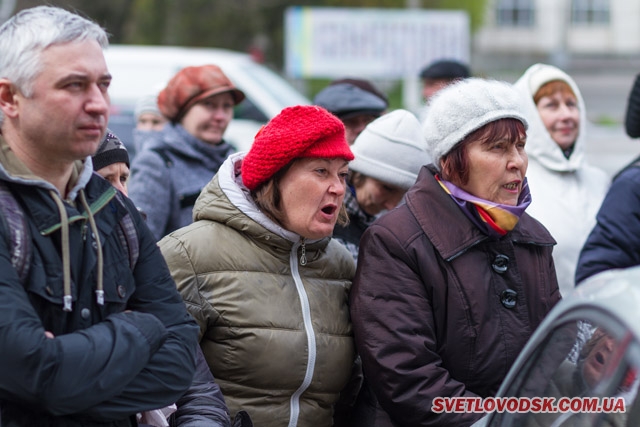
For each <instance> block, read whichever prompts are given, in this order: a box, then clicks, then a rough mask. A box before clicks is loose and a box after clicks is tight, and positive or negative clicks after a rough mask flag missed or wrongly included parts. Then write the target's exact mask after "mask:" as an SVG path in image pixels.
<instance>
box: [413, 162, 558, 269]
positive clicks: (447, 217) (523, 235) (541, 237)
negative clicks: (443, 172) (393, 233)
mask: <svg viewBox="0 0 640 427" xmlns="http://www.w3.org/2000/svg"><path fill="white" fill-rule="evenodd" d="M436 172H437V171H436V169H435V167H434V166H433V165H428V166H423V167H422V169H421V170H420V174H419V175H418V180H417V181H416V185H414V186H413V187H412V188H411V189H410V190H409V191H408V192H407V195H406V200H407V207H408V209H409V211H411V213H412V214H413V216H414V217H415V218H416V220H417V221H418V223H419V224H420V227H421V228H422V230H423V231H424V233H425V234H426V235H427V237H428V238H429V240H430V241H431V243H432V244H433V246H434V248H435V249H436V250H437V251H438V252H439V253H440V255H441V256H442V258H443V259H446V260H447V261H451V260H452V259H454V258H456V257H457V256H459V255H461V254H463V253H464V252H465V251H466V250H468V249H469V248H471V247H473V246H475V245H477V244H478V243H480V242H483V241H484V240H487V239H489V238H490V237H489V236H487V235H486V234H484V233H483V232H482V231H480V229H479V228H478V227H476V226H475V225H474V224H473V223H472V222H471V221H470V220H469V219H468V218H467V217H466V215H465V214H464V213H463V212H462V210H461V209H460V208H459V207H458V206H457V205H456V203H455V202H454V201H453V200H452V199H451V197H450V196H449V195H448V194H447V193H445V191H444V190H443V189H442V188H441V187H440V185H439V184H438V182H437V181H436V179H435V177H434V175H435V173H436ZM443 222H444V224H443ZM500 240H511V241H513V242H514V243H519V244H530V245H538V246H552V245H555V244H556V241H555V240H554V239H553V237H551V234H549V232H548V231H547V229H546V228H544V226H542V224H540V223H539V222H538V221H537V220H535V219H534V218H532V217H531V216H529V215H528V214H527V213H526V212H525V213H524V214H523V215H522V217H520V221H518V224H516V226H515V228H514V229H513V230H511V231H510V232H509V233H507V234H506V235H505V236H503V237H501V238H500Z"/></svg>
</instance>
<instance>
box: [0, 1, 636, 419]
mask: <svg viewBox="0 0 640 427" xmlns="http://www.w3.org/2000/svg"><path fill="white" fill-rule="evenodd" d="M107 45H108V40H107V34H106V32H105V30H104V29H103V28H101V27H100V26H99V25H97V24H96V23H94V22H92V21H90V20H88V19H86V18H83V17H81V16H79V15H77V14H74V13H71V12H68V11H65V10H63V9H60V8H56V7H50V6H39V7H35V8H31V9H26V10H23V11H21V12H19V13H18V14H17V15H15V16H13V17H12V18H10V19H9V20H8V21H7V22H6V23H5V24H3V25H2V26H1V27H0V111H1V115H0V147H1V150H0V202H2V209H0V234H1V235H2V238H0V313H2V314H0V345H1V347H2V348H3V350H2V351H1V352H0V425H1V426H35V425H48V426H78V427H79V426H105V427H106V426H135V425H154V426H169V425H171V426H184V427H189V426H212V427H231V426H234V427H240V426H244V427H247V426H252V425H256V426H260V427H279V426H300V427H305V426H320V427H323V426H327V427H328V426H332V425H334V426H362V427H365V426H373V427H381V426H384V427H387V426H388V427H392V426H436V425H456V426H468V425H471V424H473V423H474V422H476V421H477V420H478V419H479V418H481V417H482V414H474V413H435V412H433V411H431V405H430V402H432V401H433V399H434V398H436V397H439V396H446V397H490V396H494V395H495V394H496V392H497V390H498V388H499V386H500V384H501V383H502V380H503V379H504V378H505V375H506V373H507V372H508V371H509V368H510V367H511V365H512V364H513V363H514V361H515V359H516V357H517V356H518V354H519V352H520V351H521V350H522V348H523V347H524V345H525V343H526V342H527V340H528V339H529V337H530V336H531V335H532V334H533V332H534V331H535V329H536V328H537V326H538V325H540V323H541V322H542V321H543V319H544V318H545V316H546V315H547V314H548V313H549V311H550V310H551V309H552V308H553V307H554V306H555V304H556V303H558V301H559V300H560V299H561V298H562V297H566V296H567V295H569V294H570V293H571V292H572V290H573V288H574V287H575V284H576V283H579V282H581V281H582V280H584V279H585V278H587V277H589V276H591V275H594V274H596V273H599V272H601V271H604V270H607V269H612V268H624V267H630V266H634V265H638V264H640V255H639V254H640V250H639V248H638V246H639V244H638V243H636V242H635V240H634V239H632V238H629V230H630V227H631V229H634V230H635V229H640V222H639V221H637V218H638V217H639V216H638V214H637V207H638V206H639V205H640V191H638V188H640V187H639V186H638V185H637V182H638V180H639V179H640V175H639V174H640V167H639V166H640V161H639V160H634V161H633V162H631V163H630V165H629V167H627V168H625V170H623V171H622V172H621V173H620V174H619V175H618V176H617V177H616V178H615V179H614V180H613V183H611V182H610V179H609V178H608V176H607V175H606V174H605V173H604V172H603V171H601V170H600V169H598V168H596V167H594V166H592V165H589V164H588V163H587V161H586V159H585V140H586V109H585V104H584V100H583V98H582V95H581V92H580V89H579V88H578V86H577V85H576V82H575V81H574V80H573V78H572V77H571V76H569V75H568V74H567V73H566V72H565V71H563V70H561V69H559V68H557V67H554V66H551V65H547V64H535V65H533V66H531V67H530V68H528V69H527V70H526V71H525V72H524V73H523V75H522V76H521V77H520V78H519V79H518V80H517V81H516V82H515V83H514V84H510V83H507V82H502V81H498V80H494V79H487V78H478V77H473V76H472V73H471V70H470V69H469V66H468V65H467V64H463V63H461V62H459V61H454V60H449V59H445V60H439V61H436V62H434V63H432V64H428V66H427V67H425V68H424V69H423V70H422V71H421V72H420V77H421V79H422V80H423V84H424V87H423V96H424V99H425V107H424V108H423V109H421V110H420V111H418V112H410V111H407V110H403V109H395V110H392V111H389V101H388V99H387V97H386V96H385V94H384V93H382V92H381V91H380V90H379V89H378V88H376V87H375V86H374V85H373V84H372V83H371V82H369V81H366V80H362V79H357V78H344V79H339V80H335V81H332V82H331V83H330V84H329V85H328V86H327V87H325V88H324V89H322V90H321V91H320V92H319V93H318V94H317V95H316V96H315V97H314V99H313V102H312V104H311V105H296V106H291V107H287V108H285V109H283V110H282V111H281V112H280V113H279V114H278V115H276V116H275V117H273V118H272V119H271V120H269V121H268V123H266V124H265V125H264V126H263V127H262V128H261V129H260V131H259V132H258V133H257V134H256V135H255V138H254V140H253V143H252V145H251V148H250V149H249V150H248V151H246V152H235V149H234V147H233V146H232V145H230V144H228V143H226V142H225V139H224V134H225V130H226V129H227V126H228V125H229V123H230V122H231V120H232V119H233V110H234V107H235V106H236V105H238V104H239V103H241V102H242V101H243V99H244V98H245V95H244V93H243V92H242V91H241V90H240V89H238V88H237V87H235V85H234V84H233V82H232V79H231V78H230V76H227V75H225V73H224V72H223V71H222V69H220V68H219V67H218V66H217V65H215V64H209V65H201V66H191V67H186V68H184V69H182V70H179V71H177V73H176V74H175V76H173V78H172V79H171V80H170V81H169V82H168V83H167V84H166V86H165V87H164V88H161V89H160V90H159V92H158V93H157V94H151V95H149V96H148V97H145V98H143V99H140V101H139V102H138V104H137V105H136V109H135V116H136V120H137V128H136V131H135V133H134V141H131V143H132V144H130V145H129V146H130V147H133V148H134V150H135V153H129V152H128V151H127V149H126V148H125V144H123V143H122V141H121V140H120V139H119V138H118V136H117V135H114V134H113V133H112V132H110V131H109V129H107V124H108V120H109V97H108V88H109V84H110V80H111V76H110V74H109V70H108V68H107V64H106V63H105V60H104V56H103V49H105V48H106V47H107ZM231 77H232V76H231ZM628 104H629V106H628V112H627V119H626V126H627V131H628V133H629V135H630V136H633V137H635V136H638V135H640V132H639V131H638V129H639V127H640V120H638V119H637V118H636V117H635V116H636V115H638V112H639V111H640V79H639V82H638V83H637V87H634V88H633V90H632V92H631V94H630V98H629V103H628ZM130 154H135V156H133V155H130ZM623 199H624V200H625V202H621V200H623ZM587 338H589V337H586V338H585V342H586V341H587ZM592 341H593V340H591V341H590V342H592ZM585 351H586V350H585ZM563 366H564V365H563Z"/></svg>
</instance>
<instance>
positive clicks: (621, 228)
mask: <svg viewBox="0 0 640 427" xmlns="http://www.w3.org/2000/svg"><path fill="white" fill-rule="evenodd" d="M638 235H640V167H639V166H638V165H635V166H630V167H628V168H626V169H625V170H624V171H623V172H621V173H620V174H619V175H618V177H617V178H616V179H615V180H614V181H613V183H612V184H611V187H610V188H609V191H608V192H607V195H606V196H605V198H604V201H603V202H602V206H601V207H600V211H598V215H597V216H596V225H595V227H593V230H591V234H589V237H588V238H587V241H586V242H585V244H584V246H583V247H582V251H581V252H580V257H579V258H578V267H577V268H576V284H578V283H579V282H581V281H583V280H585V279H586V278H588V277H591V276H593V275H594V274H597V273H600V272H602V271H605V270H610V269H614V268H627V267H633V266H636V265H640V240H639V239H638V237H637V236H638Z"/></svg>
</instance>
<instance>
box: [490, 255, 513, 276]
mask: <svg viewBox="0 0 640 427" xmlns="http://www.w3.org/2000/svg"><path fill="white" fill-rule="evenodd" d="M508 264H509V257H508V256H506V255H496V258H495V259H494V260H493V264H492V265H491V267H492V268H493V271H495V272H496V273H499V274H502V273H505V272H506V271H507V269H508V268H509V266H508Z"/></svg>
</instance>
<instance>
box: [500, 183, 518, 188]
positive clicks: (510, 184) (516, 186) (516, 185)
mask: <svg viewBox="0 0 640 427" xmlns="http://www.w3.org/2000/svg"><path fill="white" fill-rule="evenodd" d="M503 187H504V188H506V189H507V190H517V189H518V183H517V182H510V183H509V184H505V185H503Z"/></svg>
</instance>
